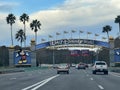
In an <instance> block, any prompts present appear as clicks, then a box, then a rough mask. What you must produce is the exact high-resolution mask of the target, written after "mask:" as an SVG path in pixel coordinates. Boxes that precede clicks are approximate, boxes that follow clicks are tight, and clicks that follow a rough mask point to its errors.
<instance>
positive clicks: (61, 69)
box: [57, 64, 70, 74]
mask: <svg viewBox="0 0 120 90" xmlns="http://www.w3.org/2000/svg"><path fill="white" fill-rule="evenodd" d="M69 68H70V67H69V65H68V64H60V65H58V67H57V74H60V73H61V72H66V73H67V74H69Z"/></svg>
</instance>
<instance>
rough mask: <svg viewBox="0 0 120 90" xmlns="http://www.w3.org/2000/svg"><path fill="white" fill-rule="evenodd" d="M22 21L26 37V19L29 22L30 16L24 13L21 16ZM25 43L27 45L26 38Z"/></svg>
mask: <svg viewBox="0 0 120 90" xmlns="http://www.w3.org/2000/svg"><path fill="white" fill-rule="evenodd" d="M20 21H21V22H23V24H24V33H25V37H26V21H27V22H28V21H29V16H28V15H27V14H26V13H23V14H22V15H21V16H20ZM24 45H25V47H26V39H25V40H24Z"/></svg>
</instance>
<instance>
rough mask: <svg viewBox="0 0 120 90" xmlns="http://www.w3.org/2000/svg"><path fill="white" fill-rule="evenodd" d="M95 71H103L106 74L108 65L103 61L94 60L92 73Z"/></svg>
mask: <svg viewBox="0 0 120 90" xmlns="http://www.w3.org/2000/svg"><path fill="white" fill-rule="evenodd" d="M96 72H104V74H108V65H107V63H106V62H105V61H95V63H94V65H93V67H92V73H93V74H96Z"/></svg>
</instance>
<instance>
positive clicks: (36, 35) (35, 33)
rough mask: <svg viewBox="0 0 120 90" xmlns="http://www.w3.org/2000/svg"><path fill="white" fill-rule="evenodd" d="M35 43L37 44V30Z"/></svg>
mask: <svg viewBox="0 0 120 90" xmlns="http://www.w3.org/2000/svg"><path fill="white" fill-rule="evenodd" d="M35 43H36V44H37V32H35Z"/></svg>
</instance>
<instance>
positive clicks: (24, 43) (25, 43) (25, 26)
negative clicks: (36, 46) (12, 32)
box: [24, 24, 26, 47]
mask: <svg viewBox="0 0 120 90" xmlns="http://www.w3.org/2000/svg"><path fill="white" fill-rule="evenodd" d="M24 33H25V40H24V46H25V47H26V26H25V24H24Z"/></svg>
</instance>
